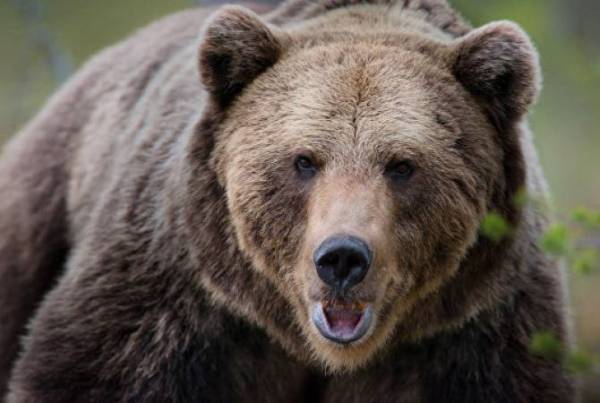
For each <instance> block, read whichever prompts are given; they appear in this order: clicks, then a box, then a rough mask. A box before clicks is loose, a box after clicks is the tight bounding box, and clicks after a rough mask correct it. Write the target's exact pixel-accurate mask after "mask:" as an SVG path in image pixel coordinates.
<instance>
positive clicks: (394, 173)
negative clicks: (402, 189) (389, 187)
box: [385, 160, 415, 182]
mask: <svg viewBox="0 0 600 403" xmlns="http://www.w3.org/2000/svg"><path fill="white" fill-rule="evenodd" d="M414 170H415V168H414V165H413V163H412V162H410V161H409V160H402V161H392V162H390V163H389V164H388V165H387V167H386V168H385V174H386V175H387V176H388V177H389V178H390V179H392V180H393V181H395V182H402V181H406V180H408V179H409V178H410V177H411V176H412V174H413V172H414Z"/></svg>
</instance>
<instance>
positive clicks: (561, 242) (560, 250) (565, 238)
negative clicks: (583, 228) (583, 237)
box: [541, 224, 569, 256]
mask: <svg viewBox="0 0 600 403" xmlns="http://www.w3.org/2000/svg"><path fill="white" fill-rule="evenodd" d="M541 246H542V249H543V250H544V251H545V252H547V253H549V254H551V255H556V256H565V255H566V254H567V253H568V252H569V233H568V230H567V227H566V226H565V225H563V224H553V225H551V226H550V228H549V229H548V230H547V231H546V233H545V234H544V236H543V237H542V242H541Z"/></svg>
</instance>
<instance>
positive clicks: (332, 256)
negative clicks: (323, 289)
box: [313, 236, 372, 292]
mask: <svg viewBox="0 0 600 403" xmlns="http://www.w3.org/2000/svg"><path fill="white" fill-rule="evenodd" d="M371 256H372V253H371V250H370V249H369V246H368V245H367V244H366V243H365V241H363V240H362V239H360V238H356V237H353V236H336V237H331V238H328V239H326V240H325V241H323V243H322V244H321V245H320V246H319V247H318V248H317V250H316V251H315V254H314V256H313V259H314V262H315V266H316V268H317V273H318V274H319V277H320V278H321V280H323V281H324V282H325V284H328V285H330V286H331V287H333V288H334V289H335V290H336V291H337V292H341V291H346V290H347V289H348V288H350V287H352V286H353V285H356V284H358V283H360V282H361V281H362V280H363V279H364V278H365V276H366V275H367V271H368V270H369V267H370V266H371Z"/></svg>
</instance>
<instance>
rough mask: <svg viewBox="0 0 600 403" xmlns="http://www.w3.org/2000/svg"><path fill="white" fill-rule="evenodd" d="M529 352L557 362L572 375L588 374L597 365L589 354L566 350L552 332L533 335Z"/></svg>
mask: <svg viewBox="0 0 600 403" xmlns="http://www.w3.org/2000/svg"><path fill="white" fill-rule="evenodd" d="M529 351H531V352H532V353H533V354H535V355H537V356H540V357H543V358H546V359H549V360H559V361H561V362H562V364H563V365H564V367H565V368H566V369H567V370H569V371H571V372H573V373H579V374H581V373H588V372H591V371H593V370H595V368H596V366H597V365H598V360H597V359H596V357H594V356H593V355H591V354H590V353H588V352H586V351H583V350H580V349H571V350H568V349H566V348H565V346H564V345H563V343H562V342H561V341H560V340H559V339H558V337H556V334H554V332H552V331H542V332H538V333H535V334H533V336H532V338H531V341H530V344H529Z"/></svg>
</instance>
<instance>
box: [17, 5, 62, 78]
mask: <svg viewBox="0 0 600 403" xmlns="http://www.w3.org/2000/svg"><path fill="white" fill-rule="evenodd" d="M12 4H13V6H14V7H15V8H16V9H17V11H18V12H19V14H20V15H21V17H22V18H23V20H24V21H25V23H26V25H27V27H28V29H29V32H30V36H31V39H32V42H33V43H34V44H35V45H36V47H37V48H38V49H39V50H40V51H41V52H42V55H43V57H44V60H45V61H46V63H47V64H48V65H49V66H50V68H51V70H52V75H53V77H54V80H55V81H56V82H57V83H58V84H60V83H62V82H64V81H65V80H66V79H67V78H69V76H70V75H71V73H72V72H73V62H72V60H71V57H70V56H69V54H68V53H67V52H66V51H65V50H64V49H62V48H61V47H60V45H59V44H58V41H57V40H56V38H55V36H54V35H53V34H52V32H51V31H50V29H49V28H48V26H47V25H46V24H45V23H44V19H43V13H42V7H41V4H40V2H39V0H12Z"/></svg>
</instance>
